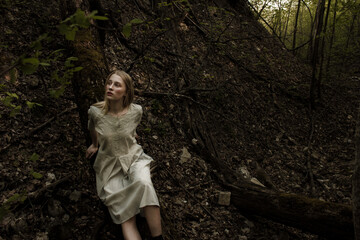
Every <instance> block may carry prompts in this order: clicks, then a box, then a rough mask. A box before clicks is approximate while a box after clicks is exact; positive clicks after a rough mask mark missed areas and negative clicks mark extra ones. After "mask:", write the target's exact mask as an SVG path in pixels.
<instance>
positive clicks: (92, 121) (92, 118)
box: [88, 107, 95, 130]
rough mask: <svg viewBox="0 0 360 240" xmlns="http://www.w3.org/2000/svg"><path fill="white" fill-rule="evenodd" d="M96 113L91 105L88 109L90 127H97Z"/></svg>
mask: <svg viewBox="0 0 360 240" xmlns="http://www.w3.org/2000/svg"><path fill="white" fill-rule="evenodd" d="M94 118H95V113H94V109H92V108H91V107H90V108H89V110H88V129H89V130H90V129H94V128H95V119H94Z"/></svg>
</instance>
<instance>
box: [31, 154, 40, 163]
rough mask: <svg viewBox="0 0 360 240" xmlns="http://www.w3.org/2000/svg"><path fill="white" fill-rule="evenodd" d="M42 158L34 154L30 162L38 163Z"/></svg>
mask: <svg viewBox="0 0 360 240" xmlns="http://www.w3.org/2000/svg"><path fill="white" fill-rule="evenodd" d="M39 158H40V156H39V155H38V154H36V153H33V154H32V155H31V157H30V161H32V162H36V161H37V160H39Z"/></svg>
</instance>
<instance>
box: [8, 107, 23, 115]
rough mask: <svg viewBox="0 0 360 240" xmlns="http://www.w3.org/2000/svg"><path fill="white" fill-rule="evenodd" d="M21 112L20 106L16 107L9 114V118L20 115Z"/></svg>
mask: <svg viewBox="0 0 360 240" xmlns="http://www.w3.org/2000/svg"><path fill="white" fill-rule="evenodd" d="M20 110H21V106H16V107H15V108H13V109H12V110H11V112H10V117H15V116H16V115H18V114H19V113H20Z"/></svg>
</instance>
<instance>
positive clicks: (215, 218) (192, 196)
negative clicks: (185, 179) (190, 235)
mask: <svg viewBox="0 0 360 240" xmlns="http://www.w3.org/2000/svg"><path fill="white" fill-rule="evenodd" d="M163 169H165V171H166V173H167V174H168V175H169V176H170V177H171V178H172V179H173V180H174V181H175V182H176V183H177V185H179V186H180V187H181V188H182V189H183V190H184V191H185V192H186V193H187V194H188V195H189V196H190V197H191V198H192V199H193V200H195V201H196V203H198V204H199V205H200V207H201V208H202V209H204V210H205V212H206V213H207V214H209V216H211V217H212V218H213V219H214V220H215V221H216V222H217V223H220V221H219V219H217V217H215V216H214V214H212V213H211V212H210V211H209V210H208V209H207V208H206V207H204V206H203V205H202V204H201V202H199V200H198V199H196V198H195V197H194V195H193V194H191V192H189V191H188V190H187V189H186V188H185V187H184V186H182V185H181V184H180V182H179V181H178V180H177V179H176V178H175V177H174V176H173V175H172V174H171V172H170V171H169V170H168V169H167V168H166V166H164V168H163Z"/></svg>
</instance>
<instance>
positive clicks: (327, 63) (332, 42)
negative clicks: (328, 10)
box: [326, 0, 338, 79]
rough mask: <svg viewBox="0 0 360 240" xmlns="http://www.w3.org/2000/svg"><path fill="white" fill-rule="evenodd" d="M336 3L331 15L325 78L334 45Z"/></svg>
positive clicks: (327, 76) (336, 0) (327, 73)
mask: <svg viewBox="0 0 360 240" xmlns="http://www.w3.org/2000/svg"><path fill="white" fill-rule="evenodd" d="M337 3H338V0H335V5H334V15H333V22H332V24H333V25H332V28H331V37H330V45H329V53H328V58H327V62H326V78H327V79H328V78H329V69H330V61H331V51H332V47H333V44H334V38H335V26H336V12H337Z"/></svg>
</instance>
